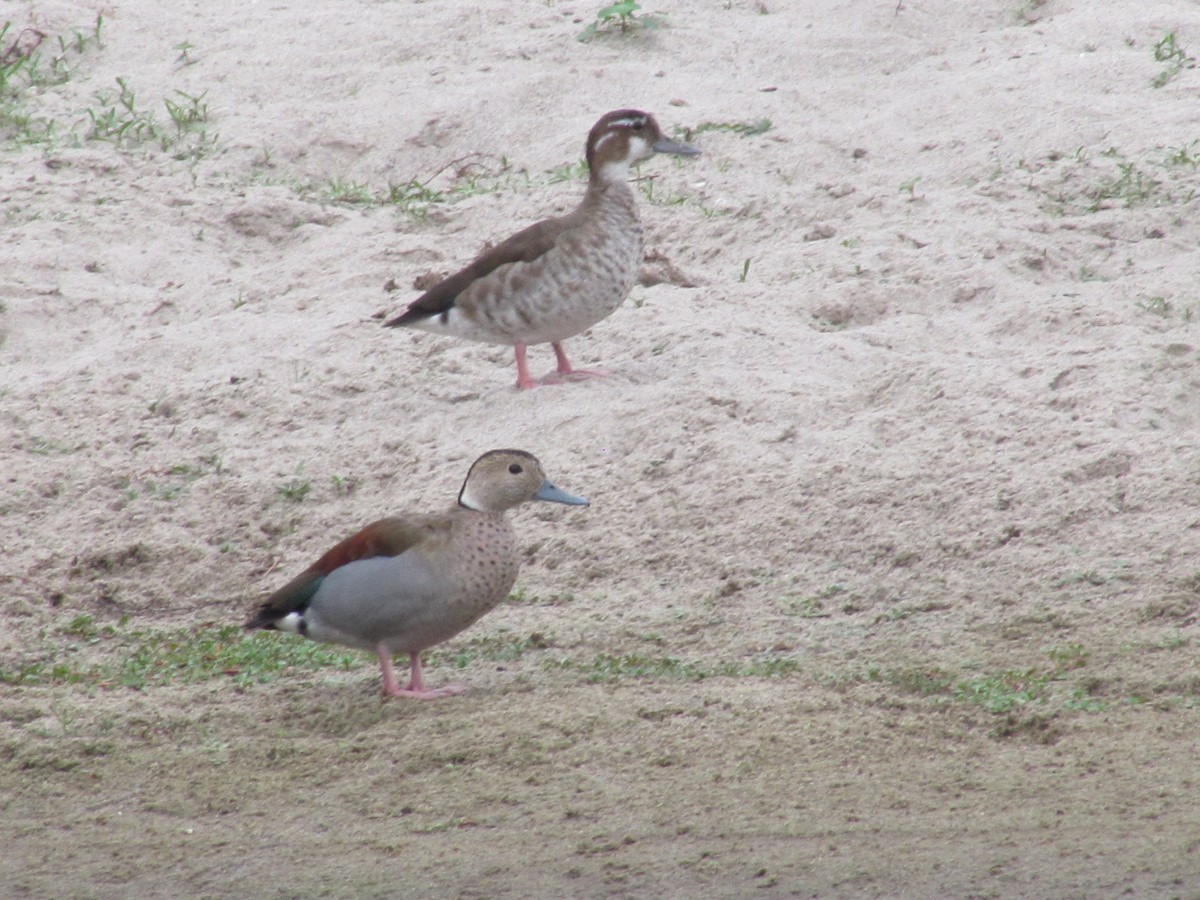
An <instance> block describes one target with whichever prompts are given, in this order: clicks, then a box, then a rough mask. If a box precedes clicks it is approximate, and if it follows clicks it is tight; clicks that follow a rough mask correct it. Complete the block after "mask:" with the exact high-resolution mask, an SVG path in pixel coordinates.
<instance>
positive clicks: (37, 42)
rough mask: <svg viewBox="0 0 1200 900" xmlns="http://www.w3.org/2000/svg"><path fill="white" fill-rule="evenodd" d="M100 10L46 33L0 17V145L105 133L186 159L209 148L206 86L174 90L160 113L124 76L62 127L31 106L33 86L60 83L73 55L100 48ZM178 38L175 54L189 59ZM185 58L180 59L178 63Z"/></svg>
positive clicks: (97, 137) (115, 140) (212, 138)
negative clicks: (81, 24) (80, 119)
mask: <svg viewBox="0 0 1200 900" xmlns="http://www.w3.org/2000/svg"><path fill="white" fill-rule="evenodd" d="M103 28H104V18H103V16H102V15H97V17H96V21H95V24H94V25H93V27H92V28H91V29H88V30H85V29H73V30H72V31H71V32H70V33H69V34H66V35H58V36H56V37H54V38H53V39H51V38H50V37H49V36H47V35H46V34H45V33H44V32H42V31H40V30H38V29H35V28H26V29H22V30H21V31H19V32H15V33H14V28H13V26H12V23H11V22H6V23H4V24H3V25H0V145H4V144H7V145H8V146H9V147H21V146H27V145H30V144H49V143H54V142H60V141H61V142H68V143H72V142H73V143H76V144H78V143H81V142H83V141H106V142H109V143H112V144H114V145H115V146H118V147H120V148H121V149H124V150H132V149H139V148H156V149H158V150H160V151H162V152H164V153H169V154H170V155H172V156H174V157H175V158H176V159H180V160H193V159H199V158H201V157H203V156H206V155H208V154H209V153H211V152H213V150H214V149H215V148H216V146H217V136H216V134H215V133H213V132H211V131H209V128H208V122H209V108H208V103H207V102H206V100H205V92H202V93H200V94H189V93H187V92H185V91H180V90H177V91H175V92H174V93H173V95H172V96H170V97H166V98H164V99H163V101H162V103H163V107H164V108H165V110H166V114H167V116H166V118H167V121H166V122H164V121H161V120H160V118H159V117H158V116H156V115H155V113H154V111H153V109H152V106H153V105H152V106H151V107H147V106H145V105H144V104H139V103H138V99H137V96H136V94H135V92H134V89H133V86H132V85H131V84H130V82H129V80H128V79H127V78H124V77H118V78H117V79H116V84H117V88H116V90H115V91H114V90H105V91H99V92H97V93H96V94H95V95H94V100H95V105H94V106H91V107H89V108H87V109H85V110H83V111H82V114H83V116H84V117H85V118H86V126H85V127H84V129H83V130H82V131H80V130H78V127H77V126H76V125H75V124H71V125H69V126H67V127H65V128H64V127H63V126H62V125H60V123H59V122H58V121H57V120H55V119H50V118H47V117H45V116H43V115H41V114H40V113H39V112H38V111H37V108H36V107H37V104H36V99H37V95H36V94H35V93H34V89H37V90H38V91H44V90H46V89H49V88H53V87H56V86H58V85H62V84H65V83H66V82H68V81H70V80H71V79H72V77H73V76H74V75H75V73H76V71H77V69H78V67H79V63H80V60H81V59H83V58H84V57H85V56H86V55H87V54H88V53H90V52H92V51H95V50H99V49H103V47H104V42H103V38H102V34H103ZM191 46H192V45H191V44H187V43H186V42H185V44H181V45H179V47H180V48H182V49H181V51H180V53H181V58H182V59H184V60H185V61H187V62H188V63H190V59H189V58H188V57H187V50H188V49H190V48H191ZM185 64H187V63H185Z"/></svg>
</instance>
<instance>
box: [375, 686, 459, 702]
mask: <svg viewBox="0 0 1200 900" xmlns="http://www.w3.org/2000/svg"><path fill="white" fill-rule="evenodd" d="M466 689H467V686H466V685H465V684H447V685H444V686H442V687H440V688H425V689H424V690H420V691H418V690H416V689H415V688H414V687H413V686H412V683H411V682H410V683H409V685H408V687H406V688H402V687H397V688H396V689H395V690H394V691H389V690H384V692H383V696H385V697H407V698H408V699H409V700H440V699H441V698H442V697H453V696H454V695H455V694H461V693H462V692H463V691H465V690H466Z"/></svg>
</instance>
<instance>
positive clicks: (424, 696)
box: [375, 644, 467, 700]
mask: <svg viewBox="0 0 1200 900" xmlns="http://www.w3.org/2000/svg"><path fill="white" fill-rule="evenodd" d="M375 652H376V654H377V655H378V656H379V665H380V666H381V667H382V668H383V694H384V696H385V697H410V698H412V699H413V700H437V699H438V698H439V697H453V696H454V695H455V694H461V693H462V692H463V691H465V690H466V689H467V686H466V685H465V684H448V685H446V686H445V687H440V688H430V689H426V687H425V679H424V677H423V676H422V674H421V654H420V653H411V654H409V661H410V665H411V668H412V678H411V679H410V680H409V683H408V687H406V688H402V687H400V683H399V682H398V681H396V670H395V669H394V668H393V667H392V654H391V651H390V650H388V649H387V647H385V646H384V645H383V644H380V645H379V646H378V647H376V648H375Z"/></svg>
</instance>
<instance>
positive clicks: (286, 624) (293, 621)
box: [275, 612, 304, 634]
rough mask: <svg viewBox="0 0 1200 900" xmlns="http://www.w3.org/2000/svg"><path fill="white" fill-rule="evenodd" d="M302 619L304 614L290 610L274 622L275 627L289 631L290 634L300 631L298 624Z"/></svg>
mask: <svg viewBox="0 0 1200 900" xmlns="http://www.w3.org/2000/svg"><path fill="white" fill-rule="evenodd" d="M303 621H304V616H303V615H302V614H301V613H298V612H290V613H288V614H287V615H286V616H284V617H283V618H282V619H279V620H277V621H276V622H275V627H276V628H278V629H279V630H280V631H290V632H291V633H292V634H299V633H300V624H301V623H302V622H303Z"/></svg>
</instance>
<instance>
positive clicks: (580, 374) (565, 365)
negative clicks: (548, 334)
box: [545, 341, 608, 384]
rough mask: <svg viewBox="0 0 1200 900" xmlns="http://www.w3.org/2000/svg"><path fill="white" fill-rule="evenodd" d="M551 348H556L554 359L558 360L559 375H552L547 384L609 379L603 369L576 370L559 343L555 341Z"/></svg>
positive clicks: (546, 381)
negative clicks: (575, 380)
mask: <svg viewBox="0 0 1200 900" xmlns="http://www.w3.org/2000/svg"><path fill="white" fill-rule="evenodd" d="M551 346H552V347H553V348H554V357H555V359H557V360H558V374H557V375H552V376H551V377H550V378H547V379H546V380H545V383H546V384H553V383H555V382H559V381H566V380H567V379H569V378H607V377H608V373H607V372H605V371H604V370H603V369H576V368H574V367H573V366H572V365H571V361H570V360H569V359H567V351H566V350H564V349H563V345H562V343H561V342H559V341H555V342H554V343H553V344H551Z"/></svg>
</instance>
